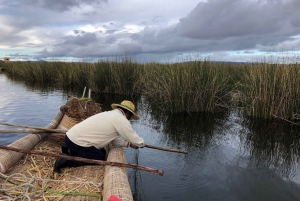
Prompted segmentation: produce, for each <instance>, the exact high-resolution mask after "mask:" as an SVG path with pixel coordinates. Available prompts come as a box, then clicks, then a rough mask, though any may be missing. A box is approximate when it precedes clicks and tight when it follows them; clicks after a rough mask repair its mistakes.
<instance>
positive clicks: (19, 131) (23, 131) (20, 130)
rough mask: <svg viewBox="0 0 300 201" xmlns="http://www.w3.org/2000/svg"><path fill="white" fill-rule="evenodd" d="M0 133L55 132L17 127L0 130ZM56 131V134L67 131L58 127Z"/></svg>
mask: <svg viewBox="0 0 300 201" xmlns="http://www.w3.org/2000/svg"><path fill="white" fill-rule="evenodd" d="M0 133H36V134H39V133H51V134H53V131H47V130H44V131H41V130H38V129H17V130H0ZM55 133H56V134H64V133H66V131H65V130H59V129H57V131H55Z"/></svg>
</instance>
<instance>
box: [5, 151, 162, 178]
mask: <svg viewBox="0 0 300 201" xmlns="http://www.w3.org/2000/svg"><path fill="white" fill-rule="evenodd" d="M0 149H6V150H10V151H15V152H21V153H25V154H33V155H41V156H49V157H55V158H63V159H66V160H73V161H80V162H85V163H93V164H98V165H109V166H118V167H126V168H133V169H137V170H143V171H147V172H151V173H154V174H157V175H160V176H163V174H164V172H163V171H162V170H156V169H153V168H149V167H145V166H140V165H135V164H129V163H119V162H110V161H101V160H94V159H87V158H81V157H74V156H66V155H60V154H54V153H45V152H41V151H34V150H25V149H17V148H14V147H7V146H2V145H0Z"/></svg>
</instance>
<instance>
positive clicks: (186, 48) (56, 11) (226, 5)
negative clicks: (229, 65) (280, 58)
mask: <svg viewBox="0 0 300 201" xmlns="http://www.w3.org/2000/svg"><path fill="white" fill-rule="evenodd" d="M3 2H5V3H3V4H2V5H1V6H0V13H1V14H0V25H1V28H2V31H1V32H0V44H1V45H2V46H9V47H10V48H17V47H18V48H23V49H26V48H28V49H30V50H31V52H33V50H35V52H36V55H35V56H36V58H50V57H56V58H59V57H75V58H84V57H93V58H101V57H107V56H116V55H122V54H125V53H126V54H132V55H134V56H142V57H148V56H147V55H150V56H149V57H148V58H150V57H151V58H155V55H156V56H157V58H159V59H161V58H163V57H165V55H167V56H168V57H179V56H180V57H182V56H184V55H187V54H195V55H197V54H203V55H208V54H209V55H212V56H215V57H216V58H221V57H224V58H229V56H228V55H229V54H231V53H227V52H237V51H240V52H244V54H239V55H232V56H231V57H230V58H233V59H237V58H238V59H239V60H240V58H241V56H243V55H246V54H247V56H249V57H252V56H253V53H259V52H260V51H261V52H262V53H264V52H270V51H272V52H279V51H297V50H300V37H299V36H300V21H299V19H300V12H298V11H299V10H300V1H299V0H208V1H204V0H200V2H199V1H196V0H190V1H187V2H185V3H184V4H181V3H182V2H181V1H171V0H166V1H163V2H156V1H150V0H144V1H139V0H124V1H117V0H110V1H105V0H87V1H83V0H73V1H71V0H65V1H58V0H24V1H22V3H20V2H11V1H8V0H3ZM161 55H164V56H161ZM249 57H248V58H249Z"/></svg>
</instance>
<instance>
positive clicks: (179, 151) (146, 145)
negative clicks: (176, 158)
mask: <svg viewBox="0 0 300 201" xmlns="http://www.w3.org/2000/svg"><path fill="white" fill-rule="evenodd" d="M145 147H147V148H152V149H158V150H162V151H170V152H177V153H182V154H187V153H188V152H187V151H183V150H179V149H168V148H164V147H157V146H153V145H148V144H145Z"/></svg>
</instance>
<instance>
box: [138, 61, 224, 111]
mask: <svg viewBox="0 0 300 201" xmlns="http://www.w3.org/2000/svg"><path fill="white" fill-rule="evenodd" d="M228 77H229V76H228V74H227V72H226V68H225V65H223V64H215V63H212V62H206V61H199V62H192V63H177V64H164V65H158V64H152V65H145V69H144V72H143V77H142V80H141V83H142V84H141V85H140V86H142V87H143V89H142V90H143V94H145V95H146V97H148V98H149V99H150V100H151V102H154V103H156V105H157V107H159V109H162V110H166V111H169V112H171V113H177V112H188V113H190V112H199V111H215V110H216V109H217V107H218V106H220V105H221V104H224V103H225V102H226V99H227V98H226V97H227V94H228V84H227V83H228Z"/></svg>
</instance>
